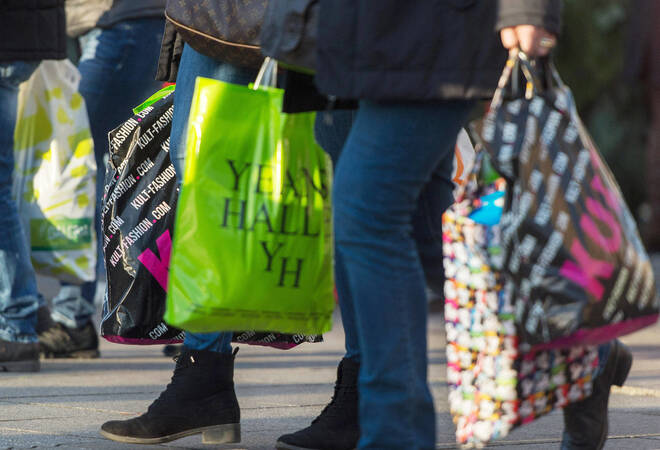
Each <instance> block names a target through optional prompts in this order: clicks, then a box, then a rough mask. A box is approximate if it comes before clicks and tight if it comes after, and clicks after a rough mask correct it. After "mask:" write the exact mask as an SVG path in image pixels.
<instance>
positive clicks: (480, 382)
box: [443, 153, 598, 447]
mask: <svg viewBox="0 0 660 450" xmlns="http://www.w3.org/2000/svg"><path fill="white" fill-rule="evenodd" d="M483 157H484V155H483V153H479V154H478V156H477V164H476V166H475V168H474V169H473V170H474V172H473V173H472V175H471V177H470V178H469V180H468V183H467V185H466V186H465V190H464V192H463V193H462V195H461V196H460V197H459V198H458V200H457V202H456V203H455V204H454V205H453V206H452V207H451V208H449V210H448V211H447V212H446V213H445V214H444V216H443V251H444V266H445V275H446V278H447V279H446V282H445V327H446V331H447V380H448V383H449V406H450V412H451V414H452V416H453V418H454V422H455V424H456V441H457V443H459V444H462V445H466V446H468V447H469V446H477V447H480V446H482V445H484V444H485V443H487V442H488V441H490V440H493V439H498V438H502V437H504V436H506V435H507V434H508V433H509V432H510V431H511V430H512V429H514V428H516V427H518V426H520V425H523V424H525V423H529V422H531V421H533V420H535V419H537V418H539V417H541V416H543V415H545V414H547V413H549V412H550V411H552V410H553V409H556V408H560V407H563V406H565V405H566V404H568V403H571V402H575V401H579V400H581V399H583V398H585V397H586V396H588V395H589V394H590V393H591V388H592V385H591V379H592V377H593V374H594V372H595V370H596V369H597V366H598V351H597V347H575V348H571V349H566V350H549V351H539V352H532V353H523V352H522V351H521V350H520V348H519V339H518V335H517V329H516V324H515V307H514V305H513V304H512V303H511V296H510V295H507V293H506V292H505V291H504V290H503V286H504V284H505V283H504V278H503V273H502V272H501V270H500V269H501V264H502V261H503V256H504V255H503V254H502V246H501V241H500V231H501V227H500V226H499V225H498V224H497V222H498V220H499V217H498V216H499V213H498V212H497V210H498V209H499V210H500V211H501V203H503V200H504V199H503V197H502V195H501V194H503V193H504V190H505V182H504V180H503V179H496V180H494V179H493V178H492V177H491V179H490V180H489V182H488V183H487V184H486V185H485V186H484V185H482V184H481V183H478V182H477V176H476V174H477V173H478V172H479V170H480V168H481V167H482V165H481V158H483ZM493 199H495V200H493ZM473 219H474V220H473ZM476 220H479V221H481V222H488V223H491V224H493V225H486V224H484V223H479V222H477V221H476Z"/></svg>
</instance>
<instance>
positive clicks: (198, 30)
mask: <svg viewBox="0 0 660 450" xmlns="http://www.w3.org/2000/svg"><path fill="white" fill-rule="evenodd" d="M267 5H268V0H168V2H167V7H166V9H165V16H166V17H167V19H168V20H169V21H170V22H171V23H172V24H173V25H174V26H175V28H176V29H177V31H178V32H179V34H180V35H181V37H182V38H183V40H184V41H185V42H186V43H187V44H188V45H190V46H191V47H192V48H194V49H195V50H197V51H198V52H200V53H202V54H204V55H207V56H209V57H211V58H214V59H217V60H220V61H224V62H228V63H230V64H234V65H238V66H244V67H259V66H260V65H261V63H262V62H263V56H262V55H261V53H260V49H259V34H260V31H261V25H262V23H263V20H264V15H265V12H266V7H267Z"/></svg>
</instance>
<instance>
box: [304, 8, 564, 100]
mask: <svg viewBox="0 0 660 450" xmlns="http://www.w3.org/2000/svg"><path fill="white" fill-rule="evenodd" d="M320 2H321V10H320V14H319V38H318V40H319V42H318V50H317V51H318V53H317V57H318V66H317V67H318V71H317V74H316V85H317V86H318V87H319V90H320V91H321V92H323V93H325V94H328V95H334V96H337V97H342V98H360V99H373V100H395V99H405V100H432V99H450V98H487V97H490V96H491V95H492V93H493V91H494V88H495V86H496V84H497V80H498V78H499V76H500V74H501V72H502V69H503V67H504V62H505V60H506V51H505V50H504V48H503V47H502V44H501V42H500V39H499V35H498V33H497V32H496V29H498V28H502V27H505V26H510V25H521V24H530V25H539V26H543V27H544V28H546V29H548V30H549V31H552V32H555V33H558V32H559V27H560V20H559V19H560V14H561V3H560V0H499V1H496V0H411V1H402V0H320ZM498 5H499V9H498Z"/></svg>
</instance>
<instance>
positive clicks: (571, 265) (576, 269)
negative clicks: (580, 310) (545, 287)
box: [559, 240, 614, 301]
mask: <svg viewBox="0 0 660 450" xmlns="http://www.w3.org/2000/svg"><path fill="white" fill-rule="evenodd" d="M571 253H572V254H573V257H574V258H575V261H576V262H577V264H576V263H575V262H573V261H570V260H567V261H565V262H564V264H563V265H562V267H561V269H560V270H559V274H560V275H562V276H564V277H566V278H568V279H569V280H572V281H574V282H575V283H577V284H579V285H580V286H582V287H583V288H585V289H586V290H587V291H588V292H589V293H590V294H591V295H593V296H594V297H595V298H596V300H598V301H600V300H601V299H602V297H603V292H604V290H605V288H604V287H603V285H602V284H601V283H600V282H599V281H598V278H609V277H611V276H612V272H613V271H614V265H613V264H610V263H608V262H607V261H599V260H597V259H594V258H592V257H591V256H589V254H588V253H587V252H586V250H585V249H584V247H582V244H581V243H580V241H578V240H575V241H574V242H573V245H572V246H571Z"/></svg>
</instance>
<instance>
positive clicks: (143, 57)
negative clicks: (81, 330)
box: [52, 18, 165, 327]
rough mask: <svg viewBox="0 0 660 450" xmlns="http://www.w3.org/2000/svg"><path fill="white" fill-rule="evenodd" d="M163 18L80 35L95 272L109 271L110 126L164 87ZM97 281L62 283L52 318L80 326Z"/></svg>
mask: <svg viewBox="0 0 660 450" xmlns="http://www.w3.org/2000/svg"><path fill="white" fill-rule="evenodd" d="M164 26H165V23H164V21H163V19H160V18H145V19H135V20H127V21H125V22H120V23H118V24H116V25H114V26H113V27H111V28H107V29H100V28H95V29H93V30H91V31H89V32H88V33H87V34H85V35H83V36H82V37H81V38H80V46H81V49H82V56H81V58H80V62H79V64H78V69H79V70H80V74H81V75H82V79H81V82H80V93H81V94H82V96H83V97H84V98H85V103H86V106H87V112H88V114H89V122H90V128H91V132H92V139H93V140H94V153H95V156H96V166H97V168H98V174H97V177H96V213H95V215H96V221H95V222H96V223H95V225H96V236H97V255H98V263H97V276H98V277H100V278H101V279H103V278H104V277H105V268H104V262H103V250H102V247H101V244H102V239H101V237H102V236H103V233H102V230H101V217H100V212H99V207H100V205H101V199H102V197H103V188H104V175H105V156H106V155H107V154H108V132H109V131H111V130H112V129H114V128H115V127H117V126H119V125H121V124H122V123H123V122H124V121H126V120H127V119H128V118H130V117H131V116H132V115H133V112H132V109H133V108H134V107H135V106H137V105H139V104H140V103H142V102H143V101H144V100H146V99H147V98H148V97H149V96H150V95H151V94H153V93H154V92H156V91H157V90H158V89H160V86H161V83H160V82H158V81H154V75H155V73H156V67H157V65H158V56H159V53H160V43H161V40H162V37H163V27H164ZM96 286H97V281H92V282H88V283H83V284H82V285H71V284H68V283H62V288H61V289H60V292H59V293H58V294H57V296H56V297H55V298H54V299H53V309H52V315H53V319H54V320H55V321H57V322H60V323H62V324H64V325H66V326H68V327H81V326H83V325H85V324H86V323H87V322H89V320H90V318H91V316H92V314H94V310H95V308H94V295H95V292H96Z"/></svg>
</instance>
